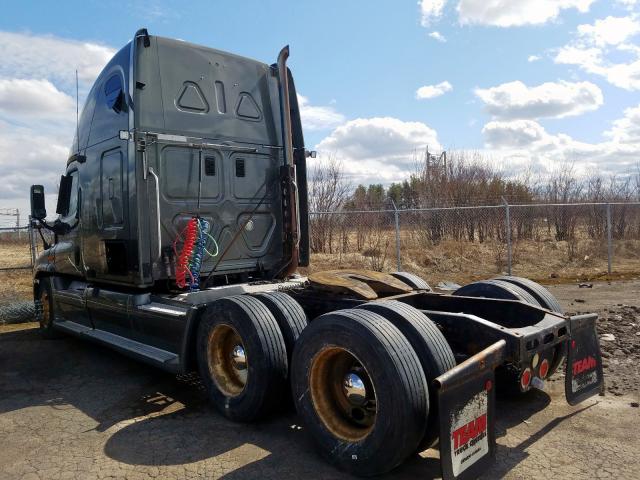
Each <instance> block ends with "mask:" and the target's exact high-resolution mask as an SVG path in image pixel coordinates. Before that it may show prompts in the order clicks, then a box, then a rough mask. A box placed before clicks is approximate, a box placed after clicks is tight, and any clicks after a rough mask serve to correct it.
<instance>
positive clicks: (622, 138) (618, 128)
mask: <svg viewBox="0 0 640 480" xmlns="http://www.w3.org/2000/svg"><path fill="white" fill-rule="evenodd" d="M605 136H607V137H609V138H611V141H612V142H615V143H617V144H620V145H640V105H638V106H636V107H631V108H627V109H626V110H625V111H624V117H622V118H619V119H617V120H615V121H614V122H613V126H612V127H611V129H610V130H608V131H607V132H605Z"/></svg>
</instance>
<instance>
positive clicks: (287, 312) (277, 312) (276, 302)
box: [252, 292, 307, 360]
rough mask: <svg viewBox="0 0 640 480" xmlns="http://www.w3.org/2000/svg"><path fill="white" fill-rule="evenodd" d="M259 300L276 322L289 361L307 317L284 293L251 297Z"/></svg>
mask: <svg viewBox="0 0 640 480" xmlns="http://www.w3.org/2000/svg"><path fill="white" fill-rule="evenodd" d="M252 296H253V297H255V298H257V299H258V300H260V301H261V302H262V303H263V304H264V305H265V306H266V307H267V308H268V309H269V311H270V312H271V314H272V315H273V317H274V318H275V319H276V322H278V326H279V327H280V332H281V333H282V338H283V339H284V344H285V346H286V347H287V359H288V360H291V355H292V354H293V347H294V346H295V344H296V341H297V340H298V337H299V336H300V334H301V333H302V330H304V329H305V327H306V326H307V316H306V314H305V313H304V310H303V309H302V307H301V306H300V304H299V303H298V302H296V301H295V300H294V299H293V298H291V297H290V296H289V295H287V294H286V293H282V292H266V293H258V294H255V295H252Z"/></svg>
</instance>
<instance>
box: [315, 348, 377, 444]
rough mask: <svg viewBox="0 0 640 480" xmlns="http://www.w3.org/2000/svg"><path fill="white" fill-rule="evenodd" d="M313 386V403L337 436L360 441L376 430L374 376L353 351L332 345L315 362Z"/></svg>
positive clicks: (349, 440) (325, 423)
mask: <svg viewBox="0 0 640 480" xmlns="http://www.w3.org/2000/svg"><path fill="white" fill-rule="evenodd" d="M309 390H310V393H311V399H312V401H313V406H314V409H315V411H316V413H317V414H318V417H320V420H321V421H322V423H323V424H324V426H325V427H326V428H327V430H329V431H330V432H331V433H332V434H333V435H334V436H336V437H338V438H341V439H343V440H345V441H348V442H358V441H360V440H362V439H364V438H365V437H366V436H367V435H369V433H371V431H372V430H373V428H374V426H375V422H376V415H377V401H376V394H375V389H374V387H373V383H372V382H371V378H370V376H369V374H368V373H367V371H366V369H365V368H364V366H363V365H362V363H361V362H360V361H359V360H358V359H357V358H356V356H355V355H354V354H353V353H351V352H350V351H348V350H346V349H344V348H341V347H336V346H328V347H326V348H324V349H323V350H321V351H320V352H318V353H317V354H316V356H315V357H314V358H313V360H312V362H311V369H310V372H309Z"/></svg>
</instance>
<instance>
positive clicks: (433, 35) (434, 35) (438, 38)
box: [429, 31, 447, 43]
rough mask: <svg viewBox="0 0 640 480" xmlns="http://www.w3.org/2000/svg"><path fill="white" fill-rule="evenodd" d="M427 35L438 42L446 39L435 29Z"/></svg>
mask: <svg viewBox="0 0 640 480" xmlns="http://www.w3.org/2000/svg"><path fill="white" fill-rule="evenodd" d="M429 36H430V37H431V38H433V39H434V40H436V41H438V42H440V43H445V42H446V41H447V39H446V38H444V35H442V34H441V33H440V32H437V31H434V32H431V33H429Z"/></svg>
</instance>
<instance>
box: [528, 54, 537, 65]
mask: <svg viewBox="0 0 640 480" xmlns="http://www.w3.org/2000/svg"><path fill="white" fill-rule="evenodd" d="M538 60H540V56H539V55H529V57H528V58H527V62H529V63H532V62H537V61H538Z"/></svg>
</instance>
